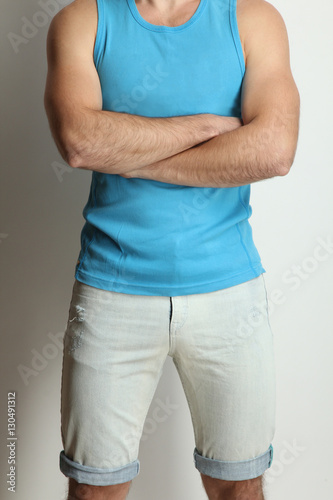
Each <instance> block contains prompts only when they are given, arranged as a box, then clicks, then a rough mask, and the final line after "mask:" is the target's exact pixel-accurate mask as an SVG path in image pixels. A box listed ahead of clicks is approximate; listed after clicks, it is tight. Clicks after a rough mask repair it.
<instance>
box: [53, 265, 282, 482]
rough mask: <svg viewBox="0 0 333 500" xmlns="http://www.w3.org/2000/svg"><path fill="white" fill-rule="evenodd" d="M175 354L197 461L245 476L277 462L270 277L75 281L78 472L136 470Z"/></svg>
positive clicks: (97, 475)
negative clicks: (202, 288)
mask: <svg viewBox="0 0 333 500" xmlns="http://www.w3.org/2000/svg"><path fill="white" fill-rule="evenodd" d="M167 356H171V357H172V359H173V362H174V365H175V367H176V369H177V371H178V374H179V377H180V380H181V382H182V385H183V388H184V392H185V395H186V398H187V402H188V405H189V409H190V412H191V417H192V424H193V431H194V441H195V447H194V455H193V456H194V465H195V467H196V468H197V469H198V470H199V471H200V472H201V473H203V474H206V475H208V476H211V477H214V478H219V479H224V480H229V481H241V480H246V479H252V478H255V477H258V476H260V475H262V474H263V473H264V471H265V470H266V469H267V468H268V467H270V465H271V463H272V458H273V447H272V444H271V443H272V439H273V436H274V432H275V366H274V339H273V333H272V330H271V326H270V323H269V317H268V303H267V293H266V287H265V282H264V276H263V275H262V274H261V275H260V276H258V277H257V278H254V279H251V280H249V281H246V282H244V283H241V284H239V285H236V286H232V287H230V288H226V289H223V290H218V291H216V292H210V293H201V294H192V295H183V296H176V297H165V296H148V295H131V294H124V293H119V292H113V291H108V290H101V289H98V288H95V287H92V286H90V285H86V284H84V283H81V282H79V281H77V280H75V282H74V286H73V293H72V299H71V303H70V309H69V316H68V322H67V328H66V332H65V336H64V353H63V370H62V384H61V434H62V442H63V450H62V451H61V452H60V470H61V472H62V473H63V474H64V475H65V476H67V477H71V478H74V479H75V480H76V481H78V482H79V483H86V484H91V485H97V486H98V485H99V486H106V485H111V484H117V483H123V482H126V481H130V480H131V479H133V478H134V477H135V476H136V475H137V474H139V470H140V462H139V460H138V452H139V444H140V439H141V437H142V433H143V426H144V423H145V419H146V416H147V413H148V409H149V407H150V404H151V402H152V399H153V396H154V393H155V390H156V387H157V384H158V382H159V379H160V377H161V374H162V370H163V365H164V362H165V360H166V358H167Z"/></svg>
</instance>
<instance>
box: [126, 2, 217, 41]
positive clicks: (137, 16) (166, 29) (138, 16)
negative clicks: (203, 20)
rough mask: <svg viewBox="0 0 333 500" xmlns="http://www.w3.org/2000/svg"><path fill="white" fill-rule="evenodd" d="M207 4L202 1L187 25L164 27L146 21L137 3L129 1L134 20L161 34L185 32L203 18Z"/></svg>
mask: <svg viewBox="0 0 333 500" xmlns="http://www.w3.org/2000/svg"><path fill="white" fill-rule="evenodd" d="M206 4H207V0H200V3H199V5H198V7H197V9H196V11H195V12H194V14H193V15H192V17H190V19H189V20H188V21H186V23H183V24H180V25H179V26H164V25H158V24H152V23H149V22H148V21H146V20H145V19H144V18H143V17H142V16H141V14H140V12H139V10H138V8H137V5H136V3H135V0H127V5H128V7H129V9H130V11H131V13H132V15H133V17H134V19H135V20H136V21H137V22H138V23H139V24H140V25H141V26H143V27H144V28H146V29H148V30H151V31H159V32H164V33H166V32H168V33H176V32H178V31H183V30H185V29H187V28H189V27H190V26H192V24H193V23H195V22H196V21H197V20H198V19H199V17H200V16H201V14H202V12H203V10H204V8H205V6H206Z"/></svg>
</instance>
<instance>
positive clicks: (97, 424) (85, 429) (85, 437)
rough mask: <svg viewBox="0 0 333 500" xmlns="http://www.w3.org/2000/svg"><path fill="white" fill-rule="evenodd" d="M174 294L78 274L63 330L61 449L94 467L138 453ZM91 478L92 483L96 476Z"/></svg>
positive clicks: (107, 465) (118, 463) (164, 348)
mask: <svg viewBox="0 0 333 500" xmlns="http://www.w3.org/2000/svg"><path fill="white" fill-rule="evenodd" d="M168 327H169V299H168V298H166V297H152V296H139V295H129V294H122V293H117V292H110V291H106V290H100V289H97V288H94V287H91V286H88V285H85V284H83V283H80V282H78V281H75V284H74V287H73V295H72V300H71V304H70V310H69V316H68V323H67V329H66V332H65V337H64V355H63V371H62V387H61V431H62V439H63V445H64V453H65V455H66V456H67V457H68V458H70V459H71V460H72V461H73V462H76V463H79V464H82V465H84V466H87V467H90V468H99V469H101V468H108V469H112V470H113V469H114V468H117V467H121V466H124V465H125V464H128V463H131V462H133V461H134V460H136V458H137V455H138V447H139V441H140V437H141V434H142V428H143V425H144V420H145V418H146V414H147V412H148V409H149V406H150V403H151V400H152V398H153V395H154V392H155V389H156V386H157V384H158V381H159V378H160V376H161V373H162V367H163V364H164V361H165V359H166V356H167V353H168V349H169V341H168ZM91 484H93V483H91Z"/></svg>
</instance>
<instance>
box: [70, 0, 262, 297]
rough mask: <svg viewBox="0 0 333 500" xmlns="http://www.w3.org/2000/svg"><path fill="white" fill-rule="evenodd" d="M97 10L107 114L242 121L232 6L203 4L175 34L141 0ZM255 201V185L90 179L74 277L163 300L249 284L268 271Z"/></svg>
mask: <svg viewBox="0 0 333 500" xmlns="http://www.w3.org/2000/svg"><path fill="white" fill-rule="evenodd" d="M97 7H98V27H97V35H96V42H95V47H94V62H95V66H96V69H97V72H98V75H99V78H100V82H101V88H102V95H103V109H104V110H109V111H116V112H124V113H131V114H134V115H141V116H146V117H170V116H180V115H194V114H199V113H214V114H217V115H221V116H237V117H241V87H242V82H243V77H244V73H245V64H244V57H243V53H242V46H241V42H240V37H239V33H238V27H237V18H236V0H201V2H200V4H199V6H198V8H197V10H196V11H195V13H194V15H193V16H192V17H191V18H190V19H189V20H188V21H187V22H186V23H184V24H182V25H180V26H176V27H169V26H158V25H154V24H151V23H149V22H147V21H146V20H145V19H143V17H142V16H141V15H140V13H139V11H138V9H137V7H136V3H135V0H97ZM133 168H135V165H133ZM249 201H250V185H246V186H241V187H232V188H205V187H190V186H179V185H175V184H169V183H163V182H157V181H152V180H147V179H126V178H124V177H121V176H119V175H111V174H103V173H99V172H95V171H93V172H92V179H91V186H90V193H89V197H88V201H87V203H86V205H85V207H84V209H83V217H84V218H85V220H86V222H85V224H84V226H83V228H82V231H81V250H80V254H79V259H78V262H77V264H76V268H75V277H76V279H77V280H79V281H81V282H83V283H86V284H88V285H91V286H94V287H97V288H101V289H104V290H112V291H116V292H122V293H129V294H138V295H162V296H176V295H188V294H194V293H206V292H212V291H216V290H219V289H223V288H228V287H230V286H233V285H237V284H239V283H242V282H245V281H248V280H250V279H253V278H255V277H257V276H259V275H260V274H261V273H263V272H265V270H264V268H263V267H262V264H261V260H260V256H259V254H258V251H257V249H256V247H255V245H254V242H253V237H252V230H251V226H250V223H249V220H248V219H249V217H250V216H251V213H252V208H251V205H250V203H249Z"/></svg>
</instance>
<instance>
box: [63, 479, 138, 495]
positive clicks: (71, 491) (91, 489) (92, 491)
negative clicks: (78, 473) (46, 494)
mask: <svg viewBox="0 0 333 500" xmlns="http://www.w3.org/2000/svg"><path fill="white" fill-rule="evenodd" d="M130 485H131V481H128V482H126V483H119V484H113V485H108V486H94V485H91V484H83V483H78V482H77V481H75V479H72V478H71V479H70V480H69V488H68V500H99V499H103V498H106V497H107V498H110V499H114V500H124V499H125V498H126V495H127V493H128V490H129V487H130Z"/></svg>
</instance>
